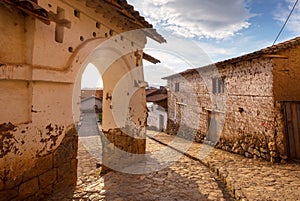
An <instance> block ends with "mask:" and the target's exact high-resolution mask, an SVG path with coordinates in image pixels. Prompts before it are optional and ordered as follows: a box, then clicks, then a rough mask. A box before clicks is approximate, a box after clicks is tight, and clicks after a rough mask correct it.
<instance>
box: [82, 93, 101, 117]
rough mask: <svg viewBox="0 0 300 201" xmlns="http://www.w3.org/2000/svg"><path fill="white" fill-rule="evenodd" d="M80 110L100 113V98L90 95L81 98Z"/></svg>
mask: <svg viewBox="0 0 300 201" xmlns="http://www.w3.org/2000/svg"><path fill="white" fill-rule="evenodd" d="M80 110H81V112H96V113H102V99H100V98H97V97H95V96H91V97H88V98H85V99H82V100H81V104H80Z"/></svg>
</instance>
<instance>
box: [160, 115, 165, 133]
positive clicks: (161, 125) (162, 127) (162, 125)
mask: <svg viewBox="0 0 300 201" xmlns="http://www.w3.org/2000/svg"><path fill="white" fill-rule="evenodd" d="M163 130H164V116H163V115H161V114H160V115H159V131H163Z"/></svg>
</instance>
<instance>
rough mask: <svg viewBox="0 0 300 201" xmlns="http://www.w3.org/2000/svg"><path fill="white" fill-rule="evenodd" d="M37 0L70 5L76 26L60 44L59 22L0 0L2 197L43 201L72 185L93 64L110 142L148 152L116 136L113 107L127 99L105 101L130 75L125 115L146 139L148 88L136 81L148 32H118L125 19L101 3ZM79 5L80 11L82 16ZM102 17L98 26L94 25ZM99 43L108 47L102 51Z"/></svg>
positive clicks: (67, 15)
mask: <svg viewBox="0 0 300 201" xmlns="http://www.w3.org/2000/svg"><path fill="white" fill-rule="evenodd" d="M39 4H40V6H41V7H43V8H45V9H46V10H48V11H52V12H53V13H56V12H57V8H58V7H59V8H61V9H63V10H65V19H67V20H69V21H70V22H71V26H70V28H64V37H63V42H62V43H59V42H57V41H55V26H56V24H55V23H54V22H51V24H50V25H46V24H44V23H43V22H41V21H39V20H37V19H35V18H33V17H30V16H27V15H24V14H22V13H20V11H18V10H17V9H14V8H12V11H10V10H9V9H7V8H5V7H3V6H2V5H0V27H2V30H4V31H3V32H1V33H0V39H1V40H0V41H1V42H0V55H1V56H0V64H1V65H0V86H1V87H0V94H1V96H0V97H1V98H0V100H1V105H0V109H1V111H2V112H1V114H0V140H1V141H0V142H1V143H0V200H2V199H4V198H5V199H17V200H23V199H39V198H43V197H45V196H46V195H48V194H51V193H54V192H56V191H58V190H59V189H63V188H65V187H69V188H74V185H75V184H76V167H77V159H76V154H77V131H76V129H75V124H76V122H77V120H78V119H77V117H78V118H79V116H76V114H79V111H80V110H79V107H80V87H78V86H80V81H81V75H82V72H83V71H84V69H85V67H86V66H87V64H88V63H89V62H91V63H94V64H95V65H96V66H97V68H98V70H99V72H100V73H101V75H102V78H103V80H104V86H105V87H106V88H105V89H104V102H103V105H104V107H103V116H104V119H103V124H104V127H105V126H106V127H105V129H106V130H110V132H109V135H108V136H109V137H108V138H109V139H111V140H112V141H111V143H116V144H118V145H119V147H120V148H122V149H123V150H125V151H128V150H129V151H131V152H132V153H136V152H137V153H144V151H145V143H144V139H142V140H140V141H138V142H137V143H135V142H134V140H132V139H130V141H126V140H123V141H122V140H119V139H118V138H115V137H114V135H116V132H114V131H115V130H116V129H118V128H119V127H120V125H119V124H116V123H115V122H114V119H113V118H112V115H111V114H112V108H114V106H115V105H121V104H122V97H120V96H113V97H114V99H112V100H115V103H114V104H111V100H110V99H109V98H108V99H105V97H107V96H106V94H107V93H110V94H113V93H114V90H116V89H117V88H118V87H116V86H117V85H118V83H119V79H121V78H122V77H123V76H124V75H127V76H128V75H129V79H125V81H126V82H127V85H121V86H124V87H121V88H120V89H122V91H123V92H124V93H125V94H127V93H129V95H128V103H129V104H128V106H126V107H125V111H127V113H126V114H128V117H130V119H127V118H126V119H125V120H127V121H128V122H133V123H132V124H134V125H137V127H138V128H139V129H140V130H136V131H139V132H135V133H134V134H133V136H140V135H141V136H144V134H143V132H140V131H141V130H142V128H143V126H144V122H145V121H146V120H145V119H146V117H145V116H144V114H145V113H146V101H145V98H143V97H144V96H145V90H144V88H143V87H141V86H140V85H135V84H134V83H135V82H134V80H137V81H143V72H142V67H141V66H142V57H141V55H142V48H143V47H144V44H145V43H146V38H145V35H143V34H142V33H139V34H133V37H134V39H135V40H134V41H135V42H132V41H130V40H129V39H128V38H127V37H124V38H123V37H121V36H120V35H116V34H117V33H121V32H124V31H126V30H128V29H130V28H129V27H128V25H125V24H124V23H123V21H122V20H123V19H121V18H120V17H119V16H117V15H115V12H108V11H107V10H106V9H104V8H103V10H102V9H101V7H99V8H97V12H95V7H91V6H89V7H86V4H85V1H65V0H63V1H56V0H55V1H54V0H52V1H51V0H50V1H47V2H46V1H39ZM74 10H78V11H80V17H79V18H78V17H76V16H75V15H74ZM97 22H99V23H100V27H96V23H97ZM118 22H120V23H121V24H120V23H118ZM114 36H115V37H114ZM128 37H130V36H128ZM108 39H111V40H108ZM105 41H108V42H107V43H105ZM100 44H106V45H104V46H103V47H102V48H101V47H100V48H99V45H100ZM111 47H113V49H114V50H113V51H110V50H109V48H111ZM97 48H98V49H97ZM112 52H114V53H112ZM136 52H137V53H138V54H137V53H136ZM114 54H117V55H118V56H117V57H113V56H114ZM137 66H140V68H138V70H137V71H136V72H135V73H129V71H130V70H132V69H134V68H136V67H137ZM111 105H112V107H111ZM116 108H117V107H116ZM130 108H134V110H131V109H130ZM123 111H124V110H122V111H120V112H123ZM124 125H126V123H124ZM122 139H123V138H122ZM133 139H134V138H133ZM117 140H118V141H117ZM131 145H132V146H131ZM132 147H133V148H132Z"/></svg>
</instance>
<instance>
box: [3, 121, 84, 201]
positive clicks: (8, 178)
mask: <svg viewBox="0 0 300 201" xmlns="http://www.w3.org/2000/svg"><path fill="white" fill-rule="evenodd" d="M5 127H6V128H7V129H1V135H2V136H3V135H9V133H11V132H10V131H12V130H13V129H16V127H14V126H13V125H12V124H7V125H5ZM1 128H4V125H1ZM5 133H6V134H5ZM77 146H78V138H77V132H76V129H75V127H74V126H73V127H71V128H70V129H69V130H68V131H67V132H66V134H65V137H64V139H63V140H62V142H61V143H60V145H59V147H58V148H57V149H56V150H54V151H53V152H50V153H49V154H46V155H43V156H38V157H37V158H35V159H34V166H33V167H31V168H30V169H27V170H26V171H24V172H23V173H22V174H21V175H17V176H15V172H14V170H13V169H1V170H0V200H1V201H6V200H39V199H45V198H46V197H47V196H48V195H51V194H52V193H55V192H59V191H65V190H66V189H68V190H70V192H72V189H74V188H75V184H76V179H77V159H76V156H77ZM0 148H3V147H1V146H0ZM15 151H17V150H15ZM1 153H3V149H2V150H1Z"/></svg>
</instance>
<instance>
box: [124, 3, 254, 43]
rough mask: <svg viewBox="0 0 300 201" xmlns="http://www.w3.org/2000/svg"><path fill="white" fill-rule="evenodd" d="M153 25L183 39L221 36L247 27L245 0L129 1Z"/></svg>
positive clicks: (247, 17) (229, 34)
mask: <svg viewBox="0 0 300 201" xmlns="http://www.w3.org/2000/svg"><path fill="white" fill-rule="evenodd" d="M129 3H131V4H133V5H134V6H135V7H136V9H137V10H139V11H140V12H141V13H142V15H144V16H145V17H146V19H147V20H148V21H150V22H151V23H152V24H153V25H154V26H155V27H157V26H160V27H162V28H164V29H166V30H168V31H171V32H172V33H174V34H176V35H179V36H184V37H187V38H193V37H197V38H202V37H205V38H214V39H224V38H228V37H230V36H233V35H235V34H236V33H237V32H239V31H241V30H242V29H245V28H248V27H249V26H250V23H249V22H248V20H249V18H251V17H252V15H251V14H250V12H249V10H248V9H247V8H246V3H245V0H201V1H199V0H143V1H141V0H129Z"/></svg>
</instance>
